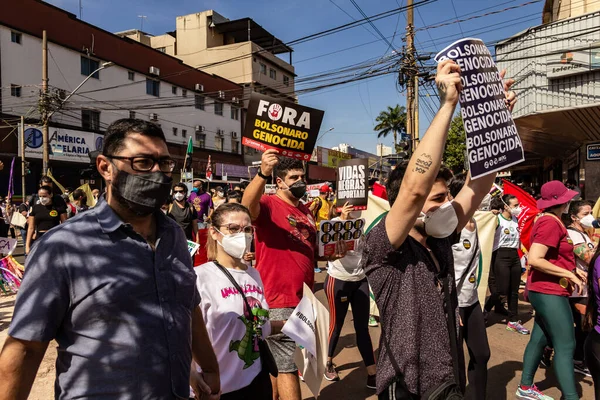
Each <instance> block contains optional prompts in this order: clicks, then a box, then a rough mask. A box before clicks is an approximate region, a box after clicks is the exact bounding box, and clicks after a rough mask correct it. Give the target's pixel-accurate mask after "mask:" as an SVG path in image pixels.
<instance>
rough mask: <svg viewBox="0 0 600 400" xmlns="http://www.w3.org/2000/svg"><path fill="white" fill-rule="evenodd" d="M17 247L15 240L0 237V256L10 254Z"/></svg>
mask: <svg viewBox="0 0 600 400" xmlns="http://www.w3.org/2000/svg"><path fill="white" fill-rule="evenodd" d="M16 247H17V239H11V238H5V237H0V254H6V255H9V254H12V252H13V251H14V250H15V248H16Z"/></svg>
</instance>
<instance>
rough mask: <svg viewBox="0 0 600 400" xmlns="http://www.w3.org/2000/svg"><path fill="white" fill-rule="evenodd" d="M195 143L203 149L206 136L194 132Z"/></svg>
mask: <svg viewBox="0 0 600 400" xmlns="http://www.w3.org/2000/svg"><path fill="white" fill-rule="evenodd" d="M196 143H197V144H198V147H200V148H201V149H203V148H204V146H205V144H206V134H204V133H200V132H196Z"/></svg>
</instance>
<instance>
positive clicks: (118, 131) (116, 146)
mask: <svg viewBox="0 0 600 400" xmlns="http://www.w3.org/2000/svg"><path fill="white" fill-rule="evenodd" d="M132 133H140V134H142V135H143V136H147V137H153V138H158V139H160V140H162V141H163V142H165V143H166V142H167V140H166V139H165V134H164V132H163V131H162V129H161V128H160V126H158V125H156V124H155V123H152V122H148V121H144V120H141V119H132V118H123V119H119V120H117V121H115V122H113V123H112V124H110V126H109V127H108V129H107V130H106V134H105V135H104V147H103V148H102V155H104V156H112V155H115V154H117V153H119V152H120V151H121V150H122V149H123V148H124V147H125V146H124V145H123V141H124V140H125V138H126V137H127V136H128V135H130V134H132Z"/></svg>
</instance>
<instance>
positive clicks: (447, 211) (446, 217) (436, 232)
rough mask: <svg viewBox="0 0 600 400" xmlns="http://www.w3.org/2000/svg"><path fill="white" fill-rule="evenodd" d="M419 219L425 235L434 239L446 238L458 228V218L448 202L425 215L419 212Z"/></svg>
mask: <svg viewBox="0 0 600 400" xmlns="http://www.w3.org/2000/svg"><path fill="white" fill-rule="evenodd" d="M420 218H421V219H422V220H423V224H425V233H426V234H427V235H428V236H431V237H434V238H440V239H441V238H446V237H448V236H450V235H452V234H453V233H454V232H455V231H456V228H457V227H458V217H457V216H456V211H454V207H453V206H452V202H450V201H447V202H445V203H444V204H442V205H441V206H440V207H439V208H438V209H437V210H435V211H432V212H428V213H427V214H424V213H423V212H421V217H420Z"/></svg>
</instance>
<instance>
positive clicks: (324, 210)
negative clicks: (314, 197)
mask: <svg viewBox="0 0 600 400" xmlns="http://www.w3.org/2000/svg"><path fill="white" fill-rule="evenodd" d="M319 200H320V202H321V208H320V209H319V212H318V214H317V226H318V225H319V222H321V221H327V220H328V219H329V211H330V210H331V207H332V202H331V201H327V200H323V199H322V198H320V197H319Z"/></svg>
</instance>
